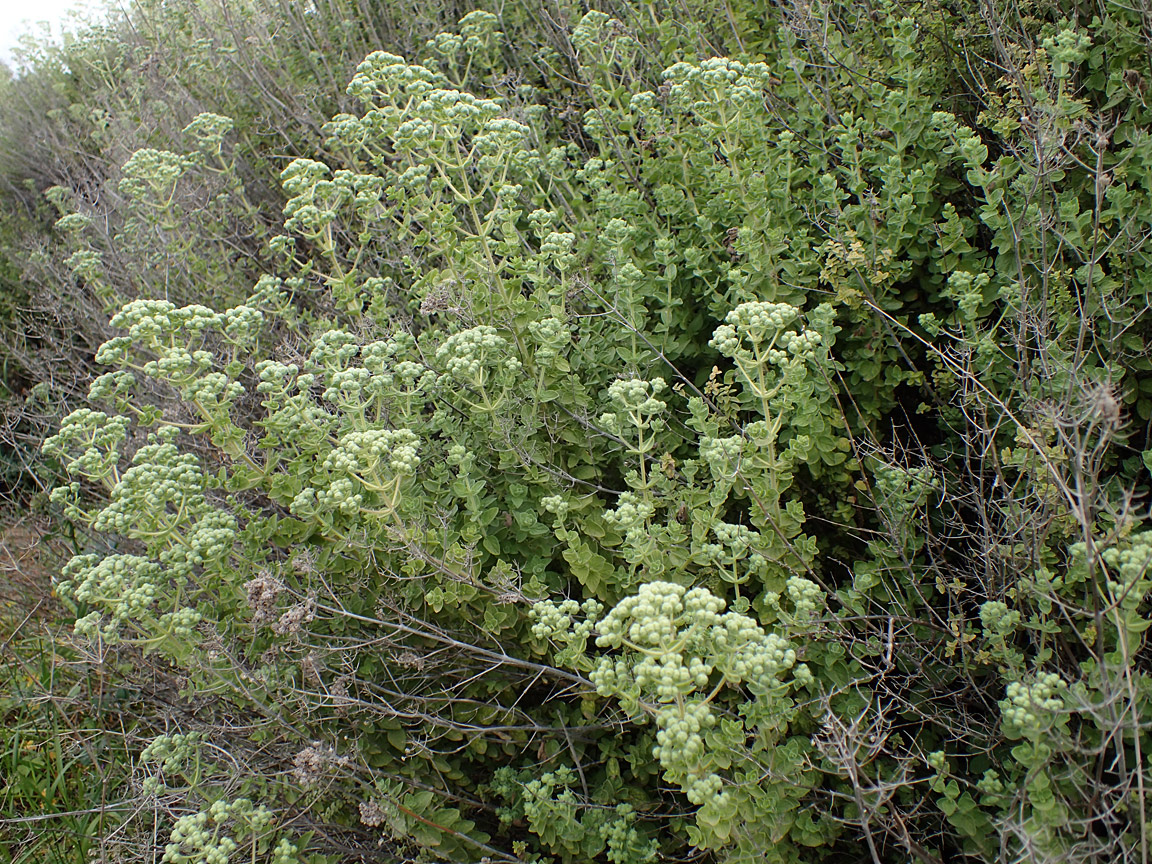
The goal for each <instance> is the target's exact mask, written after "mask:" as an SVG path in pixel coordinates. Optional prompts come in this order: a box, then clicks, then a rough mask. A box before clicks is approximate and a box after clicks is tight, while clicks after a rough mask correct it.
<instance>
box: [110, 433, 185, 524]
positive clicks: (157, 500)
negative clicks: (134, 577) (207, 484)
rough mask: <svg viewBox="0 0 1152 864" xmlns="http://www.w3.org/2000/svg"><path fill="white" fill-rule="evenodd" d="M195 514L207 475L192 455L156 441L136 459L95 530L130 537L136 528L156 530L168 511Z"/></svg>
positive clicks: (117, 485)
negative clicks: (171, 507) (172, 508)
mask: <svg viewBox="0 0 1152 864" xmlns="http://www.w3.org/2000/svg"><path fill="white" fill-rule="evenodd" d="M169 505H172V506H173V507H174V509H175V511H177V512H182V513H186V514H187V513H189V512H190V511H191V513H192V514H194V513H195V512H196V511H199V510H202V509H203V508H204V507H205V506H206V505H205V503H204V474H203V472H202V471H201V470H200V465H199V462H198V461H197V459H196V457H195V456H193V455H192V454H190V453H181V452H180V450H179V449H178V448H177V447H176V446H175V445H174V444H172V443H170V442H166V441H156V440H153V441H152V443H149V444H148V445H147V446H144V447H141V448H140V449H139V450H138V451H136V455H135V456H133V457H132V467H131V468H129V469H128V470H127V471H126V472H124V475H123V476H122V477H121V478H120V482H119V483H117V484H116V486H115V488H114V489H113V490H112V496H111V502H110V503H109V504H108V506H107V507H105V508H104V509H103V510H101V511H100V513H99V514H98V515H97V517H96V520H95V522H94V523H93V526H92V527H93V528H95V529H96V530H97V531H112V532H116V533H119V534H127V533H129V532H131V531H132V529H133V528H134V527H135V526H138V525H141V526H145V527H146V530H153V529H154V528H155V527H156V526H158V525H160V524H163V523H165V522H166V521H167V508H168V506H169Z"/></svg>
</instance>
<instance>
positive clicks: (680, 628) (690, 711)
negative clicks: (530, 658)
mask: <svg viewBox="0 0 1152 864" xmlns="http://www.w3.org/2000/svg"><path fill="white" fill-rule="evenodd" d="M798 587H799V586H798ZM725 605H726V604H725V602H724V600H723V599H721V598H719V597H717V596H715V595H714V594H712V592H710V591H709V590H707V589H706V588H685V587H684V586H683V585H677V584H675V583H671V582H650V583H648V584H646V585H643V586H641V588H640V589H639V591H638V592H637V593H636V594H635V595H633V596H631V597H626V598H625V599H623V600H621V601H620V602H619V603H618V604H617V605H616V606H615V607H614V608H613V609H612V610H611V611H610V612H608V614H607V615H605V616H604V617H603V618H602V619H600V621H599V622H598V623H597V624H596V625H595V628H594V630H595V631H597V632H598V633H599V635H598V636H597V637H596V646H597V647H599V648H602V649H608V650H610V651H612V652H613V653H611V654H607V655H603V656H601V657H600V658H598V659H596V660H594V661H585V662H587V663H588V664H589V665H590V666H591V671H590V674H589V677H590V679H591V680H592V682H593V683H594V684H595V685H596V689H597V692H599V693H600V694H601V695H602V696H610V697H615V698H617V699H619V700H620V702H621V705H622V707H623V708H624V709H625V710H626V711H628V712H629V713H630V714H632V715H633V716H635V717H637V718H643V717H648V716H650V717H652V718H653V719H654V720H655V722H656V726H657V729H658V732H657V745H656V747H655V748H654V750H653V755H654V756H655V757H656V758H657V759H659V760H660V764H661V766H662V767H663V768H664V770H665V772H666V776H667V777H668V778H669V779H670V780H673V781H675V782H678V783H680V784H681V785H682V786H683V788H684V790H685V793H686V794H687V795H688V798H689V800H691V801H692V802H693V803H695V804H700V805H703V804H706V803H708V802H710V801H714V800H717V799H718V798H720V796H722V795H723V792H722V791H721V790H722V787H723V781H722V780H721V778H720V776H719V775H718V774H717V773H716V770H715V768H714V765H715V762H714V760H713V759H712V757H711V756H710V754H709V753H708V750H707V741H706V737H705V736H706V733H707V730H708V729H710V728H712V727H713V726H714V725H715V724H716V722H717V718H716V715H715V713H714V711H713V709H712V707H711V706H712V702H713V701H714V700H715V699H716V697H717V696H718V695H719V694H720V693H721V692H722V691H723V690H724V689H725V688H726V687H736V686H740V685H744V686H747V687H748V689H749V690H751V691H752V692H753V693H755V694H757V695H760V694H767V693H769V692H771V691H774V690H776V689H777V688H779V687H781V686H782V684H781V678H782V677H783V676H784V675H785V673H787V672H788V671H789V670H790V669H792V668H793V667H795V665H796V651H795V649H794V648H793V647H792V646H791V645H790V644H789V642H788V640H787V639H786V638H784V637H782V636H780V635H779V634H776V633H766V632H765V631H764V629H763V628H762V627H761V626H760V625H759V624H757V623H756V622H755V621H754V620H753V619H751V618H749V617H747V616H746V615H741V614H739V613H736V612H725V611H724V610H725ZM579 611H581V609H580V607H579V606H578V605H577V604H576V603H575V601H564V602H563V603H560V604H556V603H553V602H552V601H548V600H546V601H543V602H541V603H538V604H536V606H535V607H534V609H533V613H532V614H533V617H534V618H535V619H536V622H537V623H536V625H535V627H534V628H533V634H534V635H535V636H537V638H545V637H546V638H549V639H552V640H553V641H555V642H558V643H561V644H564V645H565V646H566V648H567V646H570V645H571V644H572V643H573V642H579V643H580V644H581V645H583V641H584V639H585V638H586V636H587V634H588V633H589V632H590V628H589V626H588V623H587V621H584V622H579V623H578V622H577V621H576V616H577V613H578V612H579ZM584 611H585V612H586V614H589V615H590V613H591V612H592V610H584Z"/></svg>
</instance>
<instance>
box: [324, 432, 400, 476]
mask: <svg viewBox="0 0 1152 864" xmlns="http://www.w3.org/2000/svg"><path fill="white" fill-rule="evenodd" d="M419 444H420V439H419V438H418V437H417V435H416V433H415V432H412V431H411V430H409V429H395V430H391V429H366V430H363V431H359V432H357V431H353V432H348V433H346V434H345V435H344V436H343V437H341V439H340V443H339V444H338V445H337V447H336V449H335V450H333V451H332V452H331V453H329V454H328V456H327V457H325V459H324V463H323V467H324V470H326V471H330V472H332V473H333V474H355V475H357V476H359V477H361V478H373V477H375V478H380V469H381V468H384V467H386V468H387V470H388V473H390V474H392V475H393V476H407V477H410V476H412V475H414V474H415V473H416V469H417V467H419V465H420V457H419V455H417V449H418V446H419Z"/></svg>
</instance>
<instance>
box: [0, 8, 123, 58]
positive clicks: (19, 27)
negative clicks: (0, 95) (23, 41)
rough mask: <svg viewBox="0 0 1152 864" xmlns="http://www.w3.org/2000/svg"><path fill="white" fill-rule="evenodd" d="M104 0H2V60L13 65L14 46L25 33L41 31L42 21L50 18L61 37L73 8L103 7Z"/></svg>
mask: <svg viewBox="0 0 1152 864" xmlns="http://www.w3.org/2000/svg"><path fill="white" fill-rule="evenodd" d="M104 5H105V3H104V2H102V0H0V60H2V61H3V62H5V63H7V64H9V65H11V63H12V49H13V47H15V45H16V43H17V40H19V38H20V35H21V34H22V33H25V32H28V31H29V30H32V31H34V32H36V33H39V32H40V29H39V23H40V22H43V21H47V22H48V24H49V26H50V28H51V30H52V33H53V35H55V36H56V37H59V35H60V22H61V21H63V20H64V19H65V18H66V17H67V15H68V13H69V12H70V11H71V10H83V9H86V8H88V9H91V8H100V7H102V6H104Z"/></svg>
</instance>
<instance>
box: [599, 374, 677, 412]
mask: <svg viewBox="0 0 1152 864" xmlns="http://www.w3.org/2000/svg"><path fill="white" fill-rule="evenodd" d="M667 389H668V385H667V384H666V383H665V381H664V379H663V378H653V379H652V380H651V381H642V380H641V379H639V378H630V379H628V380H619V381H613V382H612V383H611V384H610V385H608V396H609V398H611V400H612V401H613V402H615V403H616V404H617V405H618V406H619V407H620V408H621V409H622V410H624V411H627V412H629V413H636V414H641V415H649V416H651V415H655V414H660V413H662V412H663V411H664V410H665V409H666V408H667V407H668V405H667V403H666V402H662V401H660V399H658V398H657V397H658V396H659V395H660V394H661V393H663V392H664V391H665V390H667Z"/></svg>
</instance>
